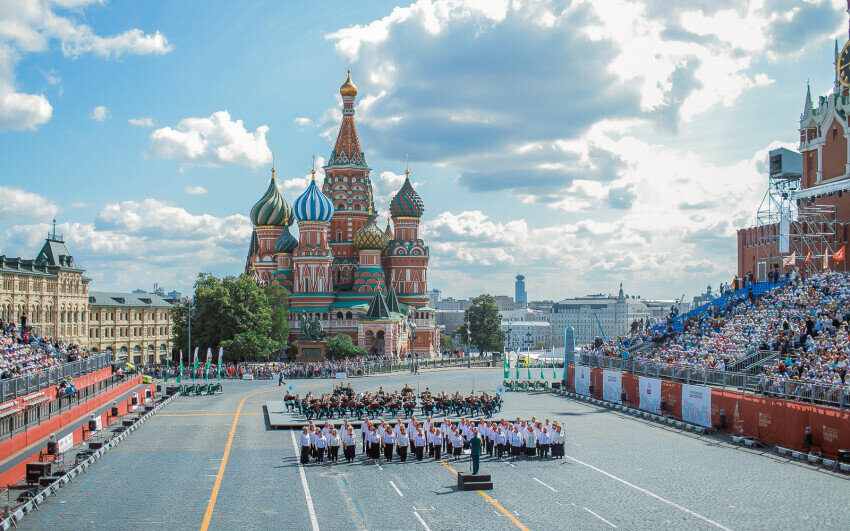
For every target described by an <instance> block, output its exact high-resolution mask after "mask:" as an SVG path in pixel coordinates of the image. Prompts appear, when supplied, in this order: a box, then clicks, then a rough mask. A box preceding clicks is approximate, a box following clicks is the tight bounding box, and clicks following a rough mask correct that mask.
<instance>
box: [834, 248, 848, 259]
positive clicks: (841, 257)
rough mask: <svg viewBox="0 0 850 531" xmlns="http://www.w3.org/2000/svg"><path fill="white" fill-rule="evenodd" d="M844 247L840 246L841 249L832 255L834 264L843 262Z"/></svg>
mask: <svg viewBox="0 0 850 531" xmlns="http://www.w3.org/2000/svg"><path fill="white" fill-rule="evenodd" d="M846 247H847V246H846V245H842V246H841V249H839V250H838V252H836V253H835V254H834V255H832V257H833V258H835V261H836V262H840V261H842V260H844V253H845V248H846Z"/></svg>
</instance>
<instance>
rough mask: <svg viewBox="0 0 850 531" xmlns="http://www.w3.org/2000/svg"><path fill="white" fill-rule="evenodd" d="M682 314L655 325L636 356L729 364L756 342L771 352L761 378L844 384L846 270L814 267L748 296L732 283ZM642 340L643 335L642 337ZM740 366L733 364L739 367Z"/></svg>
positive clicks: (848, 312) (848, 316) (848, 322)
mask: <svg viewBox="0 0 850 531" xmlns="http://www.w3.org/2000/svg"><path fill="white" fill-rule="evenodd" d="M722 300H723V303H722V304H720V305H718V306H717V307H715V306H714V305H710V306H709V307H708V308H707V309H706V310H705V311H704V312H701V313H699V314H697V315H695V316H693V317H689V318H686V319H685V320H684V321H683V322H682V329H681V332H674V331H672V330H665V331H663V332H660V331H655V332H653V333H652V337H651V338H650V340H652V341H654V342H655V344H654V345H653V347H652V348H648V349H641V350H639V351H638V352H636V353H635V354H634V358H635V359H642V360H653V361H658V362H663V363H666V364H675V365H688V366H697V367H706V368H710V369H716V370H720V371H723V370H728V369H729V368H730V366H731V365H733V364H735V363H736V362H738V361H740V360H744V359H747V358H748V357H751V356H753V355H754V354H756V353H757V351H759V350H767V351H772V352H775V353H777V355H776V359H775V361H774V362H773V363H772V364H768V365H767V366H766V367H765V370H764V373H763V376H762V378H763V380H764V381H765V383H766V384H767V382H770V383H776V382H779V383H781V382H783V381H786V380H793V381H805V382H814V383H824V384H832V385H846V384H848V383H850V382H847V368H848V364H850V362H849V361H848V358H850V335H848V332H850V307H848V303H850V275H848V274H847V273H831V272H827V273H821V274H816V275H813V276H812V277H810V278H809V279H805V278H804V277H802V276H796V275H793V276H792V277H791V278H789V280H788V281H787V282H786V283H784V284H782V285H779V286H778V287H776V288H774V289H773V290H771V291H768V292H766V293H764V294H763V295H761V296H758V297H756V296H753V295H752V294H751V292H745V291H744V290H739V291H738V292H735V293H734V294H733V296H731V297H725V298H723V299H722ZM642 340H643V338H642ZM738 368H740V367H738Z"/></svg>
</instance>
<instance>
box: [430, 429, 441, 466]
mask: <svg viewBox="0 0 850 531" xmlns="http://www.w3.org/2000/svg"><path fill="white" fill-rule="evenodd" d="M432 443H433V446H432V450H431V452H432V453H431V457H433V458H434V459H436V460H437V461H439V460H440V452H442V450H443V432H442V431H441V430H440V429H439V428H437V429H436V430H434V435H433V437H432Z"/></svg>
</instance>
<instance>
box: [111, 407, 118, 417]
mask: <svg viewBox="0 0 850 531" xmlns="http://www.w3.org/2000/svg"><path fill="white" fill-rule="evenodd" d="M111 413H112V416H113V417H117V416H118V406H112V411H111Z"/></svg>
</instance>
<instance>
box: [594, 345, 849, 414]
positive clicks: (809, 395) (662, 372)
mask: <svg viewBox="0 0 850 531" xmlns="http://www.w3.org/2000/svg"><path fill="white" fill-rule="evenodd" d="M579 359H580V360H581V362H580V363H581V365H585V366H588V367H595V368H599V369H608V370H617V371H620V372H625V373H629V374H635V375H639V376H650V377H652V378H660V379H662V380H672V381H676V382H681V383H686V384H693V385H710V386H715V387H721V388H726V387H733V388H736V389H740V390H742V391H745V392H751V393H755V394H760V395H764V396H772V397H775V398H783V399H786V400H798V401H802V402H809V403H812V404H825V405H830V406H834V407H840V408H841V409H844V408H845V407H850V388H848V386H847V385H840V384H839V385H836V384H821V383H816V382H806V381H802V380H792V379H789V378H775V377H774V378H770V377H766V376H752V375H749V374H746V373H743V372H732V371H718V370H715V369H710V368H708V367H696V366H691V365H678V364H675V363H664V362H658V361H652V360H636V359H632V358H625V359H624V358H615V357H612V356H597V355H595V354H587V353H582V354H581V355H580V357H579Z"/></svg>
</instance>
